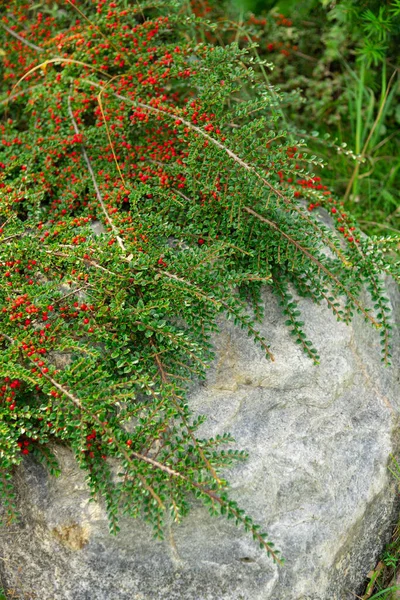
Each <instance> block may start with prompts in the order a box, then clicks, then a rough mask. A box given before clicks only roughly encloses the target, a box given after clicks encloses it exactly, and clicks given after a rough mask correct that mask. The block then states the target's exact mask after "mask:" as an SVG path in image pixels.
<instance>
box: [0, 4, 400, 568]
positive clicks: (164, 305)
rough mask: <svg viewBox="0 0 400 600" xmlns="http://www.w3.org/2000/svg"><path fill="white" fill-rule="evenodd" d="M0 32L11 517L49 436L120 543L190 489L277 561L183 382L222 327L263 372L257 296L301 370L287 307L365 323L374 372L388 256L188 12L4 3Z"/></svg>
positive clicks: (245, 72) (3, 330) (236, 54)
mask: <svg viewBox="0 0 400 600" xmlns="http://www.w3.org/2000/svg"><path fill="white" fill-rule="evenodd" d="M0 24H1V28H0V30H1V40H2V41H1V48H2V54H3V56H2V65H1V78H2V90H3V96H2V99H1V105H0V108H1V122H0V128H1V144H0V160H1V163H0V169H1V174H0V194H1V195H0V225H1V229H0V248H1V262H0V304H1V312H0V377H1V378H2V380H1V382H0V386H1V389H0V461H1V463H0V464H1V473H0V490H1V495H2V502H3V505H4V506H5V507H6V515H7V517H6V520H11V519H13V518H14V517H15V499H14V495H13V488H12V475H13V470H14V469H15V468H16V466H17V465H18V464H20V463H21V461H22V459H23V457H24V455H26V454H32V455H34V456H35V458H37V459H39V460H41V461H43V462H44V463H46V464H47V465H48V466H49V468H50V470H51V471H52V472H53V473H54V474H57V472H58V465H57V461H56V459H55V456H54V454H53V453H52V450H51V448H52V444H53V443H54V442H57V443H62V444H65V445H68V447H70V448H71V449H72V450H73V452H74V453H75V455H76V460H77V461H78V463H79V465H80V466H81V467H82V468H84V469H86V471H87V481H88V484H89V486H90V489H91V491H92V493H93V496H96V497H99V496H101V497H102V498H103V499H104V502H105V505H106V508H107V512H108V515H109V519H110V524H111V529H112V531H114V532H115V531H118V514H119V513H120V512H121V511H122V513H124V514H128V515H132V516H134V517H136V516H142V517H144V518H145V519H146V520H147V521H149V522H150V523H151V525H152V526H153V528H154V530H155V532H156V533H158V534H160V535H161V534H162V528H163V519H164V516H165V513H166V511H170V512H171V513H172V516H173V518H174V520H176V521H179V520H180V519H181V518H182V517H183V516H185V515H186V514H187V513H188V511H189V508H190V497H192V496H193V495H194V496H195V497H196V498H198V499H199V500H201V501H202V502H203V503H204V504H205V505H206V506H207V507H208V508H209V510H210V512H211V513H212V514H219V513H222V514H225V515H226V516H227V517H228V518H232V519H233V520H235V521H236V523H237V524H242V525H244V527H245V529H246V530H248V531H249V532H250V533H251V534H252V535H253V537H254V539H255V540H256V541H257V542H258V543H259V544H260V545H261V546H262V547H263V548H265V549H266V550H267V552H268V553H270V555H271V556H272V557H273V558H274V559H275V560H280V559H279V557H278V554H277V552H276V551H275V550H274V549H273V546H272V544H271V543H270V542H269V541H268V539H267V536H266V535H265V534H264V533H263V532H262V531H261V529H260V528H259V526H258V525H256V524H255V523H253V521H252V519H251V518H250V517H249V516H248V515H247V514H246V513H245V512H244V511H243V509H242V508H241V507H239V506H238V505H237V504H236V503H235V501H234V500H232V499H231V497H230V496H229V495H228V483H227V481H226V480H225V478H224V475H223V474H224V473H225V472H226V467H228V466H229V465H231V464H232V463H233V462H234V461H236V460H240V459H243V458H244V453H243V452H240V451H238V450H233V449H228V448H229V445H230V444H231V443H232V442H233V440H232V438H231V436H230V435H229V434H225V435H223V436H221V437H218V438H216V439H203V438H201V437H200V436H199V434H198V433H197V430H198V427H199V425H200V424H201V423H202V422H203V418H202V417H198V418H194V417H193V416H192V415H191V412H190V409H189V406H188V404H187V400H186V394H187V388H188V384H189V382H190V381H191V380H192V379H193V377H200V378H201V377H204V376H205V373H206V368H207V366H208V365H209V364H210V361H211V360H212V358H213V350H212V344H211V335H212V333H213V332H214V331H216V329H217V325H216V317H217V315H218V314H219V313H224V314H225V316H226V317H227V318H231V319H233V321H234V322H235V323H236V324H237V325H238V326H240V327H242V328H245V329H246V330H247V331H248V332H249V334H250V335H251V336H252V337H253V338H254V340H255V342H256V343H257V344H259V345H261V346H262V347H263V348H264V350H265V354H266V357H267V358H268V359H273V348H271V347H270V345H269V343H268V340H266V339H263V337H262V336H261V335H260V333H259V332H258V329H257V320H258V319H260V318H262V316H263V304H262V301H261V289H262V286H263V285H265V284H267V285H269V286H270V287H271V288H272V289H273V290H274V292H275V293H276V294H277V296H278V297H279V299H280V302H281V304H282V310H283V313H284V314H285V315H286V316H287V325H288V327H289V328H290V330H291V332H292V333H293V337H294V341H295V342H297V343H298V344H300V346H301V347H302V348H303V350H304V352H305V353H306V354H307V355H308V356H309V357H310V359H311V360H313V361H314V362H318V354H317V349H316V348H314V347H313V344H312V341H311V340H308V339H307V337H306V335H305V333H304V331H303V322H302V321H301V315H300V311H299V310H298V305H297V302H296V299H295V297H297V295H303V296H309V297H311V298H312V299H313V300H314V301H315V302H322V301H323V302H326V303H327V305H328V306H329V307H330V308H331V309H332V311H333V312H334V314H335V315H336V317H337V318H338V319H339V320H343V321H345V322H346V323H347V322H349V321H350V319H351V318H352V316H353V314H354V313H355V312H359V313H361V314H362V315H363V316H364V317H365V319H366V321H368V322H369V323H370V324H371V325H372V326H374V327H376V328H378V329H379V330H380V335H381V339H382V357H383V360H384V361H386V362H387V361H388V360H389V358H390V323H389V317H390V314H389V309H388V301H387V299H386V298H385V295H384V292H383V289H382V274H383V273H384V272H387V273H392V274H396V266H395V265H393V264H391V263H390V261H389V259H388V258H387V256H388V252H387V250H388V249H390V243H391V241H390V240H389V239H381V240H373V239H370V238H364V237H362V236H361V233H360V232H359V230H358V229H357V227H356V225H355V223H354V222H353V220H352V218H351V217H350V216H349V215H347V214H345V213H344V212H343V207H342V206H341V204H340V202H339V201H338V200H337V199H336V198H335V197H334V196H333V195H332V194H331V193H330V191H329V190H328V189H327V188H326V186H324V185H323V183H322V182H321V181H320V179H319V178H318V177H316V176H315V175H314V174H313V168H314V166H315V165H316V164H318V161H316V159H314V158H313V157H310V156H308V155H305V154H303V153H302V146H304V144H305V143H304V141H303V140H301V139H299V140H294V139H293V134H292V133H291V134H289V133H288V132H287V131H286V130H285V124H284V122H283V121H282V111H281V108H280V106H281V103H282V101H285V96H284V95H283V94H281V93H280V92H279V91H278V90H276V89H274V88H272V87H270V86H268V85H266V82H265V78H264V75H265V70H266V69H267V68H268V67H267V66H266V65H262V64H260V61H259V60H255V59H254V53H252V48H251V45H249V46H248V47H247V48H240V47H239V46H238V45H237V44H236V43H234V42H233V43H232V44H230V45H223V44H222V45H213V44H211V43H209V42H207V41H200V42H199V41H196V40H197V33H196V32H199V31H204V30H206V29H212V27H213V26H212V24H210V23H207V22H206V21H204V20H203V19H202V18H201V17H198V16H196V15H195V14H194V13H193V11H192V10H191V6H190V4H188V3H183V2H174V1H172V0H165V1H164V0H158V1H157V2H155V3H154V2H152V3H146V2H142V3H141V4H140V5H139V4H132V3H129V2H124V1H123V0H116V1H115V2H106V1H105V0H97V1H96V2H94V1H93V2H90V1H89V0H87V1H82V2H76V1H73V0H66V1H65V2H59V4H58V5H54V6H53V7H52V8H51V7H50V8H49V7H48V5H46V4H45V3H43V4H42V8H41V10H40V9H39V8H38V6H37V5H36V6H34V7H32V5H31V4H30V3H27V2H24V1H21V0H14V1H12V2H10V3H9V4H8V5H6V6H5V8H3V9H2V17H1V23H0ZM316 207H322V208H325V209H327V211H328V212H329V213H330V215H331V217H332V221H333V223H334V226H335V227H336V230H335V229H334V228H329V227H327V226H325V225H324V224H323V222H322V220H321V218H320V214H317V213H318V211H316V212H313V209H314V208H316ZM365 286H367V288H368V290H369V296H370V299H371V300H372V303H371V306H367V305H365V304H364V302H363V300H362V294H361V292H362V290H363V288H364V287H365ZM294 292H296V293H294ZM249 301H250V303H251V305H252V306H253V309H254V316H253V317H250V316H249V311H248V303H249ZM222 473H223V474H222Z"/></svg>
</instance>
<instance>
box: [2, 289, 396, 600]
mask: <svg viewBox="0 0 400 600" xmlns="http://www.w3.org/2000/svg"><path fill="white" fill-rule="evenodd" d="M393 299H394V300H393V302H394V304H396V303H397V306H394V309H395V311H396V310H397V314H398V310H399V296H398V294H394V295H393ZM265 301H266V319H265V322H264V324H263V326H262V331H263V333H264V335H265V337H266V338H267V339H268V340H270V341H271V344H272V349H273V351H274V353H275V356H276V360H275V362H274V363H271V362H267V361H266V360H265V358H264V356H263V353H262V351H261V350H259V349H258V348H257V347H255V346H254V344H253V342H252V341H251V339H249V338H248V337H247V335H246V334H245V333H244V332H243V331H241V330H238V329H236V328H234V327H233V326H232V325H231V324H230V323H225V324H224V325H223V326H222V327H221V333H220V334H219V335H218V336H217V338H216V342H215V343H216V346H217V356H218V359H217V360H216V362H215V365H214V366H213V368H212V369H211V370H210V374H209V377H208V379H207V382H206V383H205V384H203V385H201V386H198V387H197V388H195V389H194V390H193V393H192V394H191V399H190V403H191V406H192V408H193V410H194V411H195V412H200V413H203V414H207V415H208V416H209V418H208V420H207V422H206V424H205V426H204V427H205V430H206V432H207V435H215V434H217V433H222V432H224V431H230V432H231V433H232V434H233V435H234V436H235V438H236V440H237V447H239V448H244V449H246V450H248V451H249V453H250V458H249V460H248V461H247V462H245V463H243V464H241V465H240V466H237V467H235V469H234V470H233V471H232V472H230V473H229V479H230V481H231V483H232V492H231V495H232V497H233V498H234V499H236V500H237V501H238V502H239V503H240V504H241V506H242V507H243V508H245V509H246V510H247V512H248V514H250V515H252V516H253V517H254V518H255V520H256V521H258V522H259V523H261V524H262V525H263V526H264V528H265V529H266V530H267V531H268V532H269V534H270V538H271V539H272V540H273V541H274V542H275V544H276V545H277V546H278V547H279V548H280V549H281V550H282V553H283V555H284V556H285V559H286V565H285V566H284V567H283V568H278V567H276V566H275V565H274V564H273V563H272V562H271V561H270V560H269V559H268V558H267V556H265V555H264V553H262V551H261V550H258V548H257V547H256V546H255V545H254V543H253V541H252V539H251V538H249V537H248V536H247V534H245V533H243V532H242V531H240V530H238V529H236V527H235V526H234V525H233V524H231V523H230V522H229V521H225V520H224V519H223V518H220V519H215V518H211V517H210V516H209V515H208V513H207V511H206V510H205V509H203V508H201V507H199V506H196V507H195V508H194V509H193V512H192V513H191V516H190V517H189V518H188V519H187V520H186V521H184V522H183V524H181V525H178V526H176V525H173V526H171V527H169V528H168V530H167V532H166V536H165V540H164V541H163V542H161V541H155V540H154V539H153V538H152V536H151V532H150V530H149V528H148V527H147V526H146V525H144V524H142V523H140V522H137V521H131V520H124V521H122V522H121V533H120V534H119V536H118V537H116V538H114V537H111V536H110V535H109V534H108V526H107V522H106V519H105V517H104V513H103V511H102V509H101V507H100V506H99V505H97V504H94V503H88V492H87V489H86V487H85V481H84V475H83V473H82V472H81V471H79V469H78V468H77V467H76V466H75V464H74V461H73V459H72V458H71V455H70V454H69V452H68V451H67V450H66V449H64V448H61V447H60V448H58V449H57V454H58V456H59V459H60V462H61V465H62V467H63V475H62V476H61V477H60V478H59V479H53V478H51V477H50V476H48V475H47V473H46V471H45V470H44V469H43V468H42V467H41V466H39V465H37V464H35V463H34V462H33V461H31V460H30V459H27V460H26V461H25V463H24V465H23V467H21V468H20V469H19V471H18V474H17V477H18V490H19V504H20V509H21V512H22V521H21V523H20V524H19V525H18V526H16V525H14V526H12V527H9V528H5V529H3V530H0V573H1V575H2V579H3V585H4V587H5V588H6V589H7V588H8V589H9V590H12V591H13V592H15V593H18V594H19V596H18V597H20V598H24V599H37V600H347V599H348V600H350V599H354V593H357V591H358V590H359V587H360V585H362V583H363V581H364V578H365V576H366V574H367V572H368V571H369V570H370V569H371V567H373V566H374V564H375V560H376V558H377V555H378V553H379V552H380V551H381V549H382V546H383V544H384V543H385V542H386V541H388V538H389V536H390V531H391V524H392V523H393V520H394V519H396V518H397V514H396V511H397V509H398V503H397V495H398V494H397V491H396V486H395V484H394V483H393V482H392V481H391V479H390V474H389V472H388V462H389V455H390V453H396V451H397V449H398V430H399V428H398V424H397V415H398V409H399V404H400V398H399V396H400V394H399V389H400V386H399V381H398V377H399V374H398V371H397V370H396V368H397V369H398V364H399V362H398V354H397V356H396V352H395V353H394V358H393V365H394V366H393V367H392V368H384V367H382V366H381V363H380V350H379V336H378V334H377V332H376V331H374V330H372V329H371V328H370V327H367V326H366V325H365V324H364V323H363V322H362V321H361V319H359V320H357V319H356V320H355V321H354V323H353V325H352V326H351V327H346V326H345V325H344V324H341V323H337V322H336V320H335V318H334V317H333V316H332V315H331V313H330V312H329V311H328V310H327V309H325V308H324V307H322V306H315V305H314V304H312V303H311V302H310V301H308V300H302V302H301V307H302V312H303V315H304V321H305V322H306V323H307V324H308V326H307V331H308V333H309V335H310V336H311V338H312V340H313V342H314V343H315V345H316V347H317V349H318V350H319V354H320V356H321V364H320V366H318V367H315V366H313V364H312V363H311V362H310V361H309V360H308V359H307V357H306V356H305V355H303V353H302V352H301V350H300V349H299V348H298V346H296V345H295V344H294V343H293V341H292V338H291V336H290V335H289V332H288V330H287V328H286V327H285V326H284V318H283V317H282V316H281V314H280V311H279V308H278V306H277V304H276V301H275V300H274V298H273V297H272V296H271V295H270V294H269V292H268V293H266V296H265ZM394 345H395V350H396V348H397V351H398V348H399V344H398V341H396V340H395V342H394ZM10 597H15V596H12V595H11V592H10Z"/></svg>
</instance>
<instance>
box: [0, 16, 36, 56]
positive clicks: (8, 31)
mask: <svg viewBox="0 0 400 600" xmlns="http://www.w3.org/2000/svg"><path fill="white" fill-rule="evenodd" d="M0 25H1V26H2V27H3V29H5V30H6V31H7V33H9V34H10V35H12V36H13V37H15V38H16V39H17V40H19V41H20V42H22V43H23V44H25V45H26V46H29V48H32V50H36V52H45V50H44V48H41V47H40V46H36V44H33V43H32V42H29V41H28V40H26V39H25V38H24V37H22V35H19V33H17V32H16V31H13V30H12V29H10V28H9V27H7V25H6V24H5V23H0Z"/></svg>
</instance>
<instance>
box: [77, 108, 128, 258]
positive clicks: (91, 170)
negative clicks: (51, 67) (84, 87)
mask: <svg viewBox="0 0 400 600" xmlns="http://www.w3.org/2000/svg"><path fill="white" fill-rule="evenodd" d="M68 112H69V116H70V117H71V121H72V124H73V126H74V130H75V133H76V134H77V135H80V132H79V129H78V125H77V123H76V121H75V118H74V115H73V113H72V107H71V97H70V96H68ZM82 156H83V158H84V159H85V162H86V165H87V168H88V171H89V173H90V177H91V178H92V182H93V187H94V189H95V192H96V196H97V199H98V201H99V204H100V206H101V209H102V211H103V213H104V215H105V217H106V219H107V222H108V224H109V225H110V227H111V229H112V230H113V233H114V235H115V237H116V239H117V242H118V245H119V247H120V248H121V250H122V252H124V254H126V248H125V246H124V243H123V241H122V239H121V237H120V236H119V234H118V229H117V228H116V227H115V225H114V223H113V221H112V220H111V217H110V215H109V214H108V212H107V209H106V206H105V204H104V202H103V197H102V195H101V192H100V189H99V186H98V185H97V180H96V177H95V174H94V171H93V168H92V164H91V162H90V159H89V156H88V154H87V152H86V148H85V146H84V145H83V144H82Z"/></svg>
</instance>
